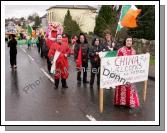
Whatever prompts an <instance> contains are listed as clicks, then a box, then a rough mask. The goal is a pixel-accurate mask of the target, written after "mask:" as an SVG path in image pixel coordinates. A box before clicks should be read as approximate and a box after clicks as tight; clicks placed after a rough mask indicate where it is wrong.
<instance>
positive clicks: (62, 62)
mask: <svg viewBox="0 0 167 133" xmlns="http://www.w3.org/2000/svg"><path fill="white" fill-rule="evenodd" d="M69 54H70V48H69V46H68V45H66V44H64V43H63V42H62V35H57V42H56V43H54V44H52V46H51V48H50V50H49V53H48V57H49V59H50V60H51V62H52V68H51V72H52V73H54V74H55V88H56V89H57V88H58V85H59V79H60V78H61V81H62V87H63V88H68V86H67V83H66V79H67V78H68V75H69V73H68V59H67V57H68V55H69ZM53 66H55V67H54V68H53ZM53 69H55V70H54V71H52V70H53Z"/></svg>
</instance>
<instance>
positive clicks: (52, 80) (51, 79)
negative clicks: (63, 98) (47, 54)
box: [40, 68, 54, 83]
mask: <svg viewBox="0 0 167 133" xmlns="http://www.w3.org/2000/svg"><path fill="white" fill-rule="evenodd" d="M40 70H41V71H42V72H43V73H44V74H45V75H46V76H47V77H48V78H49V79H50V81H51V82H53V83H54V79H53V78H52V77H51V76H50V75H49V74H48V73H47V72H46V71H45V70H44V69H43V68H40Z"/></svg>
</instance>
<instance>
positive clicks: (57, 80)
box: [55, 79, 59, 89]
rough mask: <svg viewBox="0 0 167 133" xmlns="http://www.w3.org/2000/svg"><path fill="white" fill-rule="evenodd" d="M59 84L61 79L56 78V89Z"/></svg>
mask: <svg viewBox="0 0 167 133" xmlns="http://www.w3.org/2000/svg"><path fill="white" fill-rule="evenodd" d="M58 86H59V79H55V89H58Z"/></svg>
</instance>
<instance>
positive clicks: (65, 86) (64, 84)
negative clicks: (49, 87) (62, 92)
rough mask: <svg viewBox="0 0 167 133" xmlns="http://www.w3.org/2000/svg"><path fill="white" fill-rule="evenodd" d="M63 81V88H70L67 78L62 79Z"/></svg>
mask: <svg viewBox="0 0 167 133" xmlns="http://www.w3.org/2000/svg"><path fill="white" fill-rule="evenodd" d="M61 82H62V88H68V86H67V83H66V79H61Z"/></svg>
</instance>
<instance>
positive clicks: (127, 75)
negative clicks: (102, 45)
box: [100, 54, 150, 88]
mask: <svg viewBox="0 0 167 133" xmlns="http://www.w3.org/2000/svg"><path fill="white" fill-rule="evenodd" d="M149 60H150V54H140V55H130V56H117V57H106V58H101V69H100V88H109V87H115V86H118V85H123V84H128V83H134V82H140V81H144V80H147V79H148V70H149Z"/></svg>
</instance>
